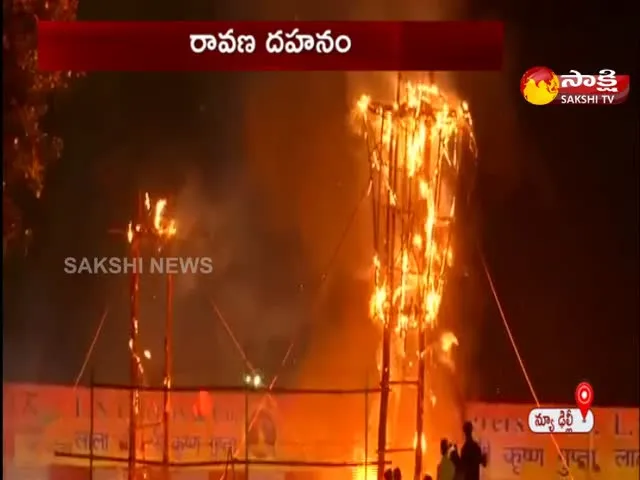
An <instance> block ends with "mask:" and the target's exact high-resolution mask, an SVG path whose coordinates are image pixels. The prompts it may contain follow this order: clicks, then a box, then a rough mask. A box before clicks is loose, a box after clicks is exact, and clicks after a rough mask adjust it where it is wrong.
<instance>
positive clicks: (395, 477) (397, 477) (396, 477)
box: [393, 467, 402, 480]
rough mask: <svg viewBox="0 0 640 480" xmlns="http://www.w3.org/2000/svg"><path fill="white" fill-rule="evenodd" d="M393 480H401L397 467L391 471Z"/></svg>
mask: <svg viewBox="0 0 640 480" xmlns="http://www.w3.org/2000/svg"><path fill="white" fill-rule="evenodd" d="M393 480H402V472H401V471H400V468H399V467H396V468H394V469H393Z"/></svg>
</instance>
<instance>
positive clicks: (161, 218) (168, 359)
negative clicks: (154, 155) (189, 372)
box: [127, 193, 177, 480]
mask: <svg viewBox="0 0 640 480" xmlns="http://www.w3.org/2000/svg"><path fill="white" fill-rule="evenodd" d="M166 206H167V201H166V200H165V199H159V200H157V201H156V202H155V204H152V202H151V199H150V197H149V194H148V193H146V194H145V195H144V200H143V198H142V197H139V198H138V208H137V218H136V221H135V222H134V221H132V222H129V225H128V228H127V240H128V242H129V245H130V255H131V258H132V261H133V265H134V268H133V270H132V274H131V281H130V311H131V314H130V322H129V352H130V376H131V380H130V381H131V386H132V388H131V391H130V392H131V393H130V409H129V422H130V424H129V462H128V463H129V465H128V466H129V469H128V479H129V480H135V479H136V478H137V457H138V452H137V447H138V444H139V443H140V442H139V439H138V433H139V429H140V427H141V424H140V391H139V389H138V387H140V386H141V385H142V384H143V382H144V365H143V362H142V356H141V355H140V338H139V336H140V312H139V303H140V299H139V294H140V272H141V270H142V256H141V247H142V245H141V243H142V241H143V240H145V239H149V240H151V243H152V244H153V245H154V246H155V248H157V249H158V250H162V249H164V248H168V245H169V241H170V240H171V239H172V238H173V237H174V236H175V235H176V233H177V229H176V223H175V220H172V219H168V218H166V216H165V210H166ZM172 339H173V277H172V276H171V274H169V273H167V305H166V319H165V332H164V346H165V352H164V353H165V356H164V379H163V385H164V389H163V397H164V398H163V403H164V408H163V419H162V423H163V431H164V442H163V456H162V459H163V465H164V468H165V475H166V476H167V477H168V466H169V461H170V458H169V452H170V445H169V423H170V408H171V407H170V389H171V384H172V381H171V372H172V363H173V357H172V344H173V341H172ZM143 355H144V357H145V358H147V359H149V358H151V353H150V352H149V350H144V352H143Z"/></svg>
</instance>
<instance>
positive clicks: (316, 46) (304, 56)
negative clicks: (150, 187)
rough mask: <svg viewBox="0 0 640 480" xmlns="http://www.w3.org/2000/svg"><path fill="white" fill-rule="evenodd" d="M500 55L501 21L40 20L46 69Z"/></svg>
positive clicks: (266, 65)
mask: <svg viewBox="0 0 640 480" xmlns="http://www.w3.org/2000/svg"><path fill="white" fill-rule="evenodd" d="M296 30H297V31H296ZM327 30H328V31H329V32H327ZM278 31H281V32H280V34H279V38H280V40H281V41H282V42H281V43H280V45H278V43H279V42H280V40H278V39H277V38H271V41H270V42H269V45H270V47H271V48H270V51H268V50H267V40H268V39H269V37H270V35H271V36H273V35H274V34H276V33H277V32H278ZM193 35H200V36H201V37H200V39H199V40H192V36H193ZM204 36H206V39H205V38H204ZM328 37H330V38H328ZM339 37H340V38H339ZM251 38H253V43H254V48H253V50H252V49H251V48H250V44H251V41H250V40H251ZM212 39H213V40H212ZM204 40H206V41H204ZM331 44H333V47H332V45H331ZM192 47H193V48H192ZM206 47H209V49H206ZM230 47H231V48H230ZM233 47H235V50H234V48H233ZM238 47H241V48H238ZM273 47H275V48H273ZM278 47H282V48H283V51H281V52H280V53H274V50H275V51H276V52H278V51H279V50H278ZM330 47H332V48H330ZM347 47H349V48H347ZM200 48H202V49H204V51H203V52H201V53H196V52H195V51H193V50H196V51H199V49H200ZM229 50H234V51H231V52H229ZM299 50H302V51H299ZM338 50H340V51H338ZM287 51H289V52H290V53H287ZM298 51H299V53H296V52H298ZM341 52H342V53H341ZM502 53H503V25H502V23H500V22H39V23H38V64H39V67H40V69H42V70H45V71H57V70H70V71H177V70H194V71H224V70H227V71H256V70H351V71H357V70H361V71H362V70H364V71H366V70H415V71H429V70H430V71H453V70H498V69H500V68H501V66H502Z"/></svg>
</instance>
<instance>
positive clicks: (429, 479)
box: [422, 474, 433, 480]
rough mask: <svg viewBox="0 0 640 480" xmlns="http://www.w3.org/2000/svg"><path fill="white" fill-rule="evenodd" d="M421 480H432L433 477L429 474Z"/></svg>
mask: <svg viewBox="0 0 640 480" xmlns="http://www.w3.org/2000/svg"><path fill="white" fill-rule="evenodd" d="M422 480H433V477H432V476H431V475H429V474H427V475H425V476H424V478H423V479H422Z"/></svg>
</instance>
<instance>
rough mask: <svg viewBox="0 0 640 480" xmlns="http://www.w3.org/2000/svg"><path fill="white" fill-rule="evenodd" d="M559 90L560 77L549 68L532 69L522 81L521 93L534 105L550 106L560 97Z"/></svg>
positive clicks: (525, 74)
mask: <svg viewBox="0 0 640 480" xmlns="http://www.w3.org/2000/svg"><path fill="white" fill-rule="evenodd" d="M559 88H560V81H559V80H558V76H557V75H556V74H555V73H554V72H553V70H551V69H550V68H547V67H533V68H530V69H529V70H527V71H526V72H525V73H524V75H523V76H522V79H521V80H520V92H521V93H522V96H523V97H524V99H525V100H526V101H527V102H529V103H531V104H532V105H548V104H550V103H551V102H553V101H554V100H555V99H556V97H557V96H558V89H559Z"/></svg>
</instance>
